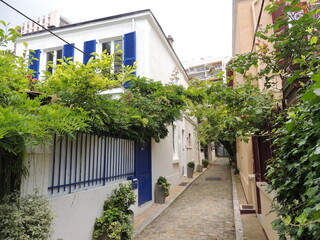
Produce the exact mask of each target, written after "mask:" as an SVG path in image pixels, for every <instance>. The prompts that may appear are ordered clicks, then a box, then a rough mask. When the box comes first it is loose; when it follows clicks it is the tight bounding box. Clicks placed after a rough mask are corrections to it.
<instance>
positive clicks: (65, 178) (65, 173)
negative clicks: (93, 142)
mask: <svg viewBox="0 0 320 240" xmlns="http://www.w3.org/2000/svg"><path fill="white" fill-rule="evenodd" d="M65 146H66V150H65V163H64V186H63V191H65V190H66V183H67V166H68V165H67V163H68V137H66V145H65Z"/></svg>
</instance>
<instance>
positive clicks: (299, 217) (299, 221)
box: [295, 212, 308, 224]
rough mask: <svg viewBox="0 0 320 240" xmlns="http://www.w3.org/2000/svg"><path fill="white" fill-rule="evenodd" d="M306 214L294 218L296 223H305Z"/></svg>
mask: <svg viewBox="0 0 320 240" xmlns="http://www.w3.org/2000/svg"><path fill="white" fill-rule="evenodd" d="M307 217H308V214H307V213H306V212H303V213H301V214H300V215H299V216H298V217H296V219H295V220H296V221H297V222H298V223H300V224H301V223H305V222H306V221H307Z"/></svg>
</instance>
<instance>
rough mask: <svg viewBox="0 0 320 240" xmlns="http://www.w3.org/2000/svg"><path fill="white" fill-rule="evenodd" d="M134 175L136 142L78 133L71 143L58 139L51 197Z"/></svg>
mask: <svg viewBox="0 0 320 240" xmlns="http://www.w3.org/2000/svg"><path fill="white" fill-rule="evenodd" d="M133 175H134V141H132V140H128V139H122V138H114V137H110V136H104V137H98V136H95V135H90V134H83V133H78V134H77V136H76V139H75V140H73V141H71V140H70V139H68V138H67V137H64V138H60V137H57V135H55V136H54V141H53V149H52V157H51V163H50V177H49V181H50V182H49V188H48V189H49V195H51V196H56V195H63V194H68V193H71V192H77V191H81V190H84V189H88V188H94V187H99V186H104V185H106V184H108V183H110V182H115V181H120V180H126V179H127V178H128V177H130V176H133Z"/></svg>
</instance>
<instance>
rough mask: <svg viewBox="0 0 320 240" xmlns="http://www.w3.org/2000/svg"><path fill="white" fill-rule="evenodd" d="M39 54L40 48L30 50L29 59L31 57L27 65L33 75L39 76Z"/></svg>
mask: <svg viewBox="0 0 320 240" xmlns="http://www.w3.org/2000/svg"><path fill="white" fill-rule="evenodd" d="M40 54H41V51H40V49H37V50H34V51H32V52H31V51H30V59H31V64H30V65H29V69H32V70H33V71H34V73H33V74H34V77H35V78H37V79H38V78H39V73H40V72H39V68H40Z"/></svg>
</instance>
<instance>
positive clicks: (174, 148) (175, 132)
mask: <svg viewBox="0 0 320 240" xmlns="http://www.w3.org/2000/svg"><path fill="white" fill-rule="evenodd" d="M176 140H177V127H176V125H172V149H173V153H174V154H176V152H177V146H176V145H177V143H176Z"/></svg>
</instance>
